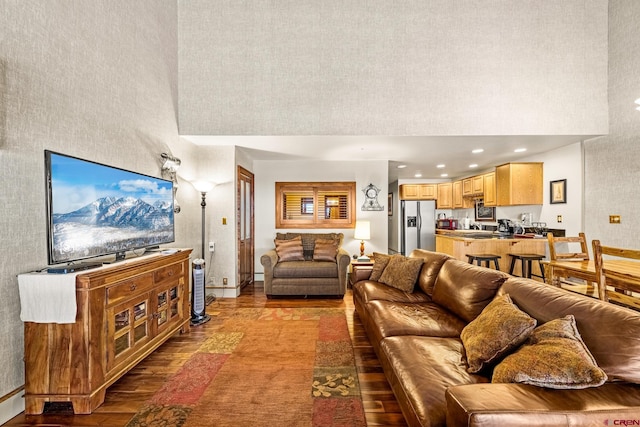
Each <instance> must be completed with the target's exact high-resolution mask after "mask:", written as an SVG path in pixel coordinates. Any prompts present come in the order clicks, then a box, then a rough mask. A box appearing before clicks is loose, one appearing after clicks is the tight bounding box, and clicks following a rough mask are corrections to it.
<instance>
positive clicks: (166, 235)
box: [45, 150, 175, 264]
mask: <svg viewBox="0 0 640 427" xmlns="http://www.w3.org/2000/svg"><path fill="white" fill-rule="evenodd" d="M45 170H46V190H47V191H46V193H47V219H48V223H47V231H48V260H49V264H60V263H65V262H66V263H68V262H71V261H77V260H82V259H86V258H93V257H98V256H103V255H112V254H115V255H116V260H118V259H122V258H124V255H125V253H126V252H127V251H132V250H136V249H142V248H149V247H154V246H158V245H161V244H166V243H171V242H173V241H174V240H175V229H174V216H173V215H174V212H173V183H172V182H171V181H167V180H164V179H160V178H155V177H152V176H148V175H143V174H140V173H136V172H131V171H127V170H124V169H120V168H117V167H113V166H107V165H104V164H100V163H96V162H92V161H88V160H82V159H79V158H76V157H71V156H67V155H64V154H60V153H55V152H53V151H49V150H45Z"/></svg>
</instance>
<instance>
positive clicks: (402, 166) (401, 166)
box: [397, 165, 407, 169]
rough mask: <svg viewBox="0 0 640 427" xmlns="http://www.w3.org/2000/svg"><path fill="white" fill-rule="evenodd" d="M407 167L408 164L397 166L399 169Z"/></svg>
mask: <svg viewBox="0 0 640 427" xmlns="http://www.w3.org/2000/svg"><path fill="white" fill-rule="evenodd" d="M406 167H407V165H398V166H397V168H398V169H404V168H406Z"/></svg>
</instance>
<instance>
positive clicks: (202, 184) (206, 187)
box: [191, 181, 216, 193]
mask: <svg viewBox="0 0 640 427" xmlns="http://www.w3.org/2000/svg"><path fill="white" fill-rule="evenodd" d="M191 185H193V186H194V187H195V189H196V190H198V191H199V192H201V193H208V192H209V191H211V190H212V189H213V187H215V186H216V185H215V184H214V183H213V182H211V181H193V182H192V183H191Z"/></svg>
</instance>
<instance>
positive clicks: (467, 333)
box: [460, 294, 537, 373]
mask: <svg viewBox="0 0 640 427" xmlns="http://www.w3.org/2000/svg"><path fill="white" fill-rule="evenodd" d="M536 324H537V321H536V319H534V318H533V317H531V316H529V315H528V314H527V313H525V312H524V311H522V310H520V309H519V308H518V307H516V305H515V304H514V303H513V302H512V301H511V297H510V296H509V294H504V295H501V296H499V297H496V298H495V299H494V300H493V301H491V302H490V303H489V304H488V305H487V306H486V307H485V308H484V310H482V313H480V315H479V316H478V317H476V318H475V320H473V321H472V322H471V323H469V324H468V325H467V326H465V327H464V329H463V330H462V333H461V334H460V339H461V340H462V344H463V345H464V348H465V351H466V352H467V363H468V364H469V368H468V369H467V370H468V371H469V372H471V373H476V372H479V371H481V370H482V369H483V368H484V367H486V366H488V365H490V364H491V363H492V362H494V361H496V360H498V359H500V358H501V357H502V356H504V355H505V354H508V353H509V352H511V350H513V349H514V348H516V347H518V346H519V345H520V344H522V343H523V342H524V341H525V340H526V339H527V338H529V335H531V332H532V331H533V329H534V328H535V327H536Z"/></svg>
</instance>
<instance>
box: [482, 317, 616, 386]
mask: <svg viewBox="0 0 640 427" xmlns="http://www.w3.org/2000/svg"><path fill="white" fill-rule="evenodd" d="M491 381H492V382H494V383H522V384H531V385H535V386H539V387H548V388H556V389H577V388H587V387H597V386H600V385H602V384H604V383H605V381H607V374H606V373H605V372H604V371H603V370H602V369H600V368H599V367H598V365H597V363H596V361H595V359H594V358H593V356H592V355H591V352H590V351H589V349H588V348H587V346H586V345H585V344H584V342H583V341H582V337H581V336H580V333H579V332H578V328H577V326H576V320H575V318H574V317H573V315H568V316H565V317H563V318H561V319H555V320H551V321H549V322H547V323H545V324H544V325H542V326H539V327H537V328H536V329H535V330H534V331H533V333H532V334H531V336H530V337H529V339H528V340H527V342H526V343H525V344H524V345H523V346H522V347H520V348H519V349H518V350H517V351H516V352H515V353H513V354H510V355H509V356H507V357H505V358H504V360H503V361H502V362H500V363H499V364H498V365H497V366H496V368H495V370H494V371H493V378H492V379H491Z"/></svg>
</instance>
